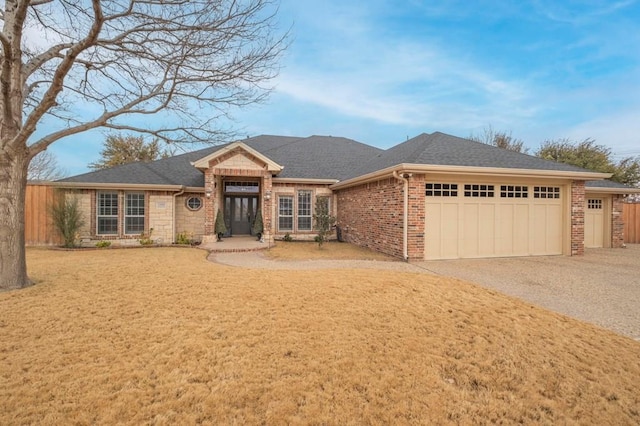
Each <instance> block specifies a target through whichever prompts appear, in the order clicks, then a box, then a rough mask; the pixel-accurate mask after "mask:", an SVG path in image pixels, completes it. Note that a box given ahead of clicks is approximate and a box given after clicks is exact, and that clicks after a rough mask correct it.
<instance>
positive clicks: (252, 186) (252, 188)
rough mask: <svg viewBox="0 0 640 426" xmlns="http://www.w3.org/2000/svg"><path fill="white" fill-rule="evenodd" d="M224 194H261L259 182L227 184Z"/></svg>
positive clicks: (225, 184)
mask: <svg viewBox="0 0 640 426" xmlns="http://www.w3.org/2000/svg"><path fill="white" fill-rule="evenodd" d="M224 192H227V193H229V192H234V193H239V192H240V193H249V194H257V193H259V192H260V184H259V183H258V182H225V183H224Z"/></svg>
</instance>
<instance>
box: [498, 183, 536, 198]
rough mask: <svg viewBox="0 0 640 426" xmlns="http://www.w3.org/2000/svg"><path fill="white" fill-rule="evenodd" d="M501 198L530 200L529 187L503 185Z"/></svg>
mask: <svg viewBox="0 0 640 426" xmlns="http://www.w3.org/2000/svg"><path fill="white" fill-rule="evenodd" d="M500 197H501V198H528V197H529V187H528V186H520V185H501V186H500Z"/></svg>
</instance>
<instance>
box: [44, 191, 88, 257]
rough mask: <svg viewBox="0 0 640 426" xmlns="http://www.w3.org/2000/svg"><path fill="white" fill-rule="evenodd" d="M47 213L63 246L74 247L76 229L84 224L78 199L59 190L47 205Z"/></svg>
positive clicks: (76, 235) (76, 236)
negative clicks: (48, 205) (60, 237)
mask: <svg viewBox="0 0 640 426" xmlns="http://www.w3.org/2000/svg"><path fill="white" fill-rule="evenodd" d="M49 213H50V215H51V220H52V222H53V226H54V227H55V228H56V229H57V230H58V232H59V233H60V235H61V236H62V240H63V246H64V247H68V248H72V247H76V245H77V244H76V241H77V239H78V235H79V234H78V231H79V230H80V228H81V227H82V226H83V225H84V219H83V217H82V212H81V211H80V207H79V206H78V199H77V198H76V197H74V196H71V197H67V195H66V194H65V193H64V192H59V193H58V194H56V197H55V199H54V201H53V203H52V204H51V206H50V207H49Z"/></svg>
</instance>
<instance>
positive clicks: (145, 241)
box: [139, 228, 153, 246]
mask: <svg viewBox="0 0 640 426" xmlns="http://www.w3.org/2000/svg"><path fill="white" fill-rule="evenodd" d="M152 234H153V228H151V229H149V233H146V232H143V233H142V235H140V240H139V241H140V244H142V245H143V246H150V245H151V244H153V240H152V239H151V235H152Z"/></svg>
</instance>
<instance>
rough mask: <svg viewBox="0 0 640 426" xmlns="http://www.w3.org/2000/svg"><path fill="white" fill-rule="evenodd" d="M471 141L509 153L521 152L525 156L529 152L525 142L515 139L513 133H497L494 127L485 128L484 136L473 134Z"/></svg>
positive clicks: (470, 137)
mask: <svg viewBox="0 0 640 426" xmlns="http://www.w3.org/2000/svg"><path fill="white" fill-rule="evenodd" d="M469 139H471V140H472V141H476V142H482V143H484V144H487V145H493V146H497V147H498V148H502V149H508V150H509V151H515V152H521V153H523V154H526V153H528V152H529V148H527V147H526V146H524V141H523V140H522V139H518V138H514V137H513V135H512V134H511V131H509V132H506V131H497V130H495V129H494V128H493V127H492V126H489V127H485V128H484V130H483V134H482V135H473V134H472V135H471V136H469Z"/></svg>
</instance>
